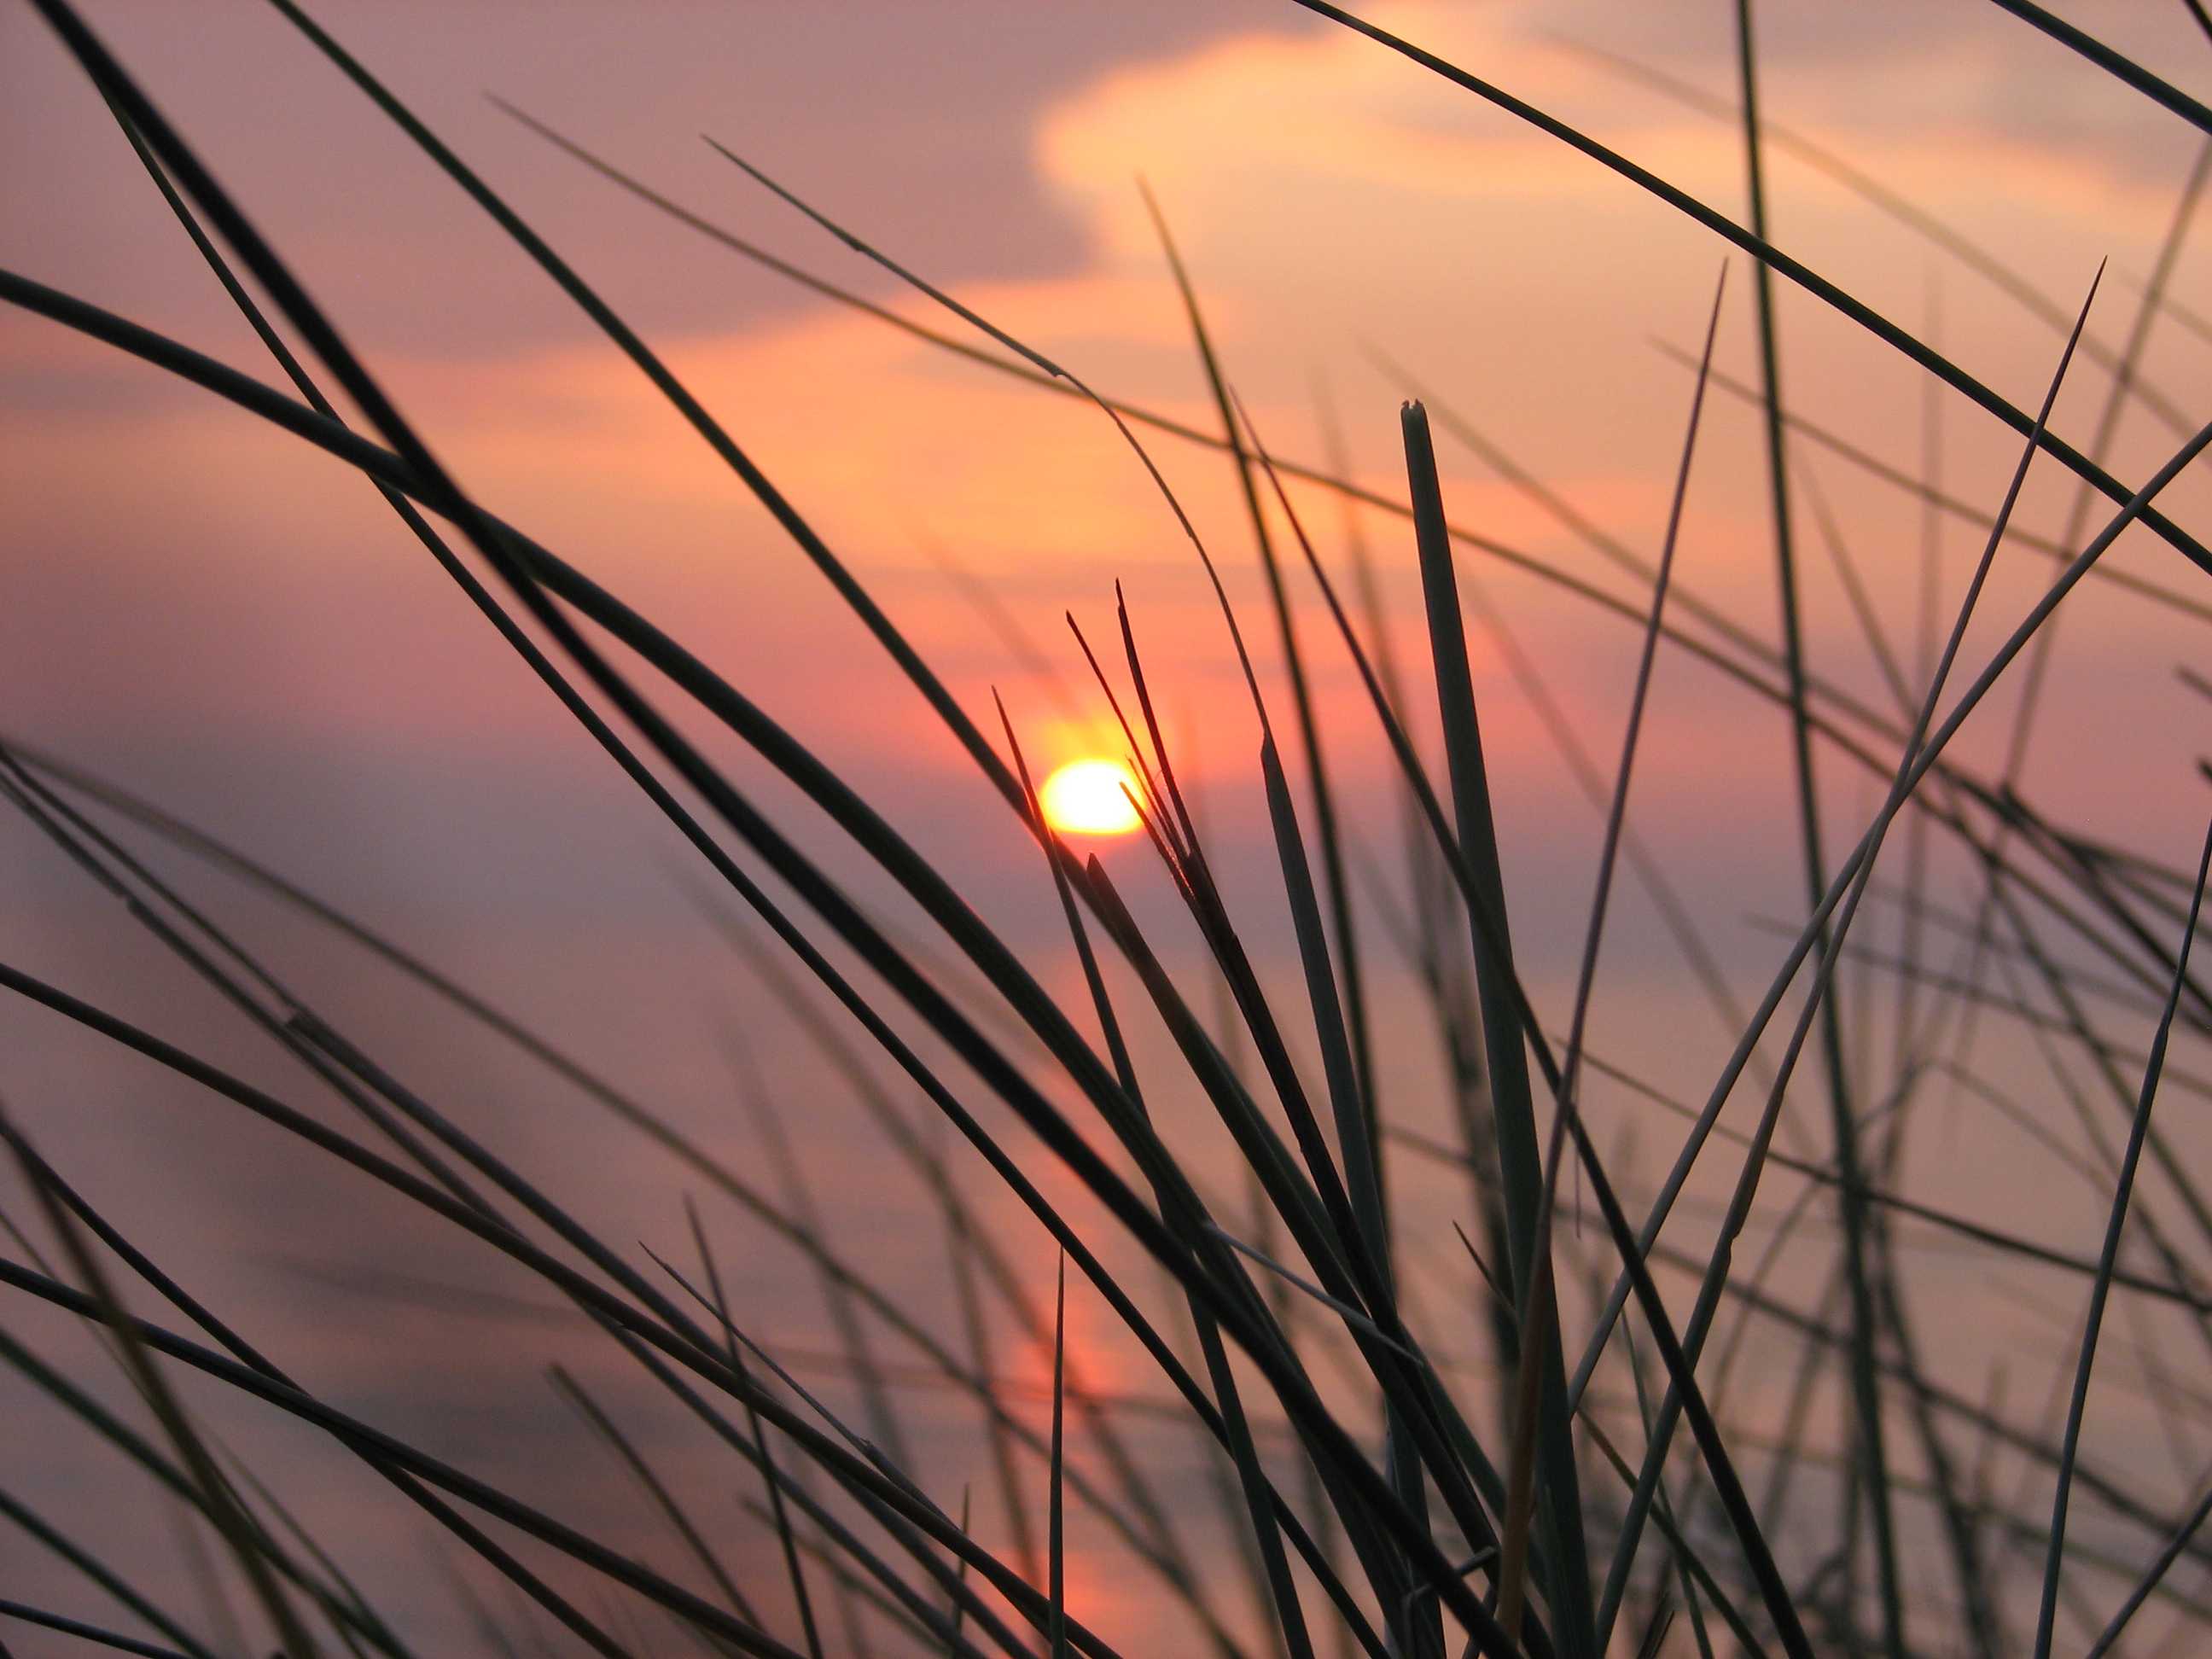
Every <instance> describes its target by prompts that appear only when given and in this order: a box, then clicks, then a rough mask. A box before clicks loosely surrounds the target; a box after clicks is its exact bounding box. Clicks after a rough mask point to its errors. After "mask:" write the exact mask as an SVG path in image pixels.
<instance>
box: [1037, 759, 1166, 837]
mask: <svg viewBox="0 0 2212 1659" xmlns="http://www.w3.org/2000/svg"><path fill="white" fill-rule="evenodd" d="M1135 788H1136V783H1135V781H1134V780H1133V779H1132V778H1131V777H1130V776H1129V772H1128V769H1127V768H1126V767H1124V766H1123V765H1122V764H1121V763H1120V762H1118V761H1109V760H1086V761H1074V762H1071V763H1069V764H1067V765H1066V766H1063V767H1061V768H1060V770H1059V771H1057V772H1055V773H1054V774H1053V775H1051V776H1050V777H1048V778H1047V779H1046V780H1045V781H1044V787H1043V788H1042V789H1041V790H1039V791H1038V792H1037V799H1038V800H1039V801H1040V802H1041V803H1042V805H1043V807H1044V817H1045V822H1046V823H1049V824H1050V825H1052V827H1053V828H1054V829H1057V830H1060V832H1061V833H1062V834H1064V835H1071V836H1126V835H1127V834H1128V833H1129V831H1130V830H1132V829H1135V828H1136V827H1137V826H1138V824H1139V823H1140V822H1141V820H1140V819H1139V817H1137V809H1136V808H1135V807H1133V806H1132V805H1130V804H1129V796H1128V794H1127V793H1123V791H1124V790H1125V789H1126V790H1127V791H1130V792H1132V793H1133V792H1134V790H1135Z"/></svg>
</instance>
